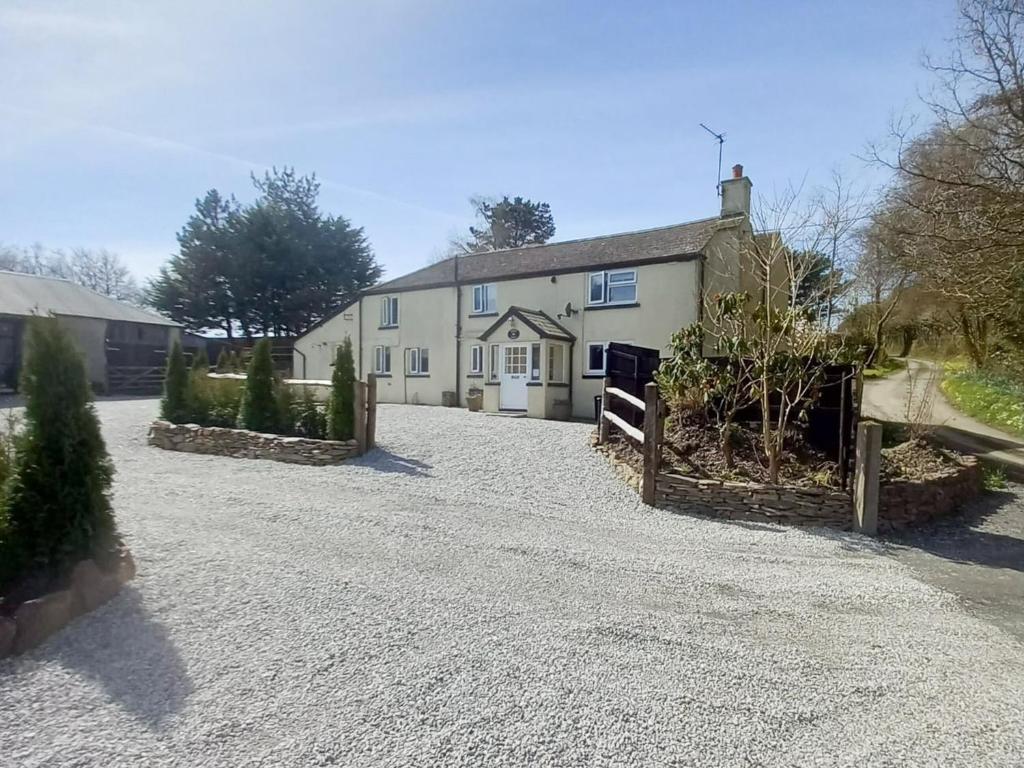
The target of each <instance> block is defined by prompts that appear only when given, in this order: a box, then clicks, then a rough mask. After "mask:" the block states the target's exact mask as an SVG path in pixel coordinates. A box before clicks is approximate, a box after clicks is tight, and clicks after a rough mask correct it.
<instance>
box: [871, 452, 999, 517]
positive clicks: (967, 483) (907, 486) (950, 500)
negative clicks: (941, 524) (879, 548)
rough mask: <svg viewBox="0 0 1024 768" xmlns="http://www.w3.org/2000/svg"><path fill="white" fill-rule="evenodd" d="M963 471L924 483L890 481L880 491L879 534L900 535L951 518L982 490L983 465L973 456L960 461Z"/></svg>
mask: <svg viewBox="0 0 1024 768" xmlns="http://www.w3.org/2000/svg"><path fill="white" fill-rule="evenodd" d="M960 462H961V466H960V467H950V468H949V470H948V471H945V472H942V473H937V474H933V475H930V476H928V477H927V478H924V479H922V480H890V481H888V482H884V483H882V484H881V486H880V487H879V489H878V530H879V531H880V532H882V533H885V532H887V531H900V530H903V529H904V528H909V527H912V526H915V525H921V524H922V523H927V522H929V521H931V520H936V519H939V518H942V517H948V516H949V515H951V514H953V513H954V512H956V510H957V508H959V507H960V505H961V504H963V503H964V502H965V501H968V500H969V499H972V498H974V497H975V496H977V495H978V494H979V493H981V492H982V489H983V479H982V473H981V465H980V464H979V463H978V460H977V459H976V458H975V457H973V456H962V457H960Z"/></svg>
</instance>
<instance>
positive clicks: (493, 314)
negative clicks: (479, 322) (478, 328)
mask: <svg viewBox="0 0 1024 768" xmlns="http://www.w3.org/2000/svg"><path fill="white" fill-rule="evenodd" d="M468 316H469V317H497V316H498V313H497V312H470V313H469V315H468Z"/></svg>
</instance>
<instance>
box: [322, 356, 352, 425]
mask: <svg viewBox="0 0 1024 768" xmlns="http://www.w3.org/2000/svg"><path fill="white" fill-rule="evenodd" d="M355 383H356V364H355V360H354V359H353V357H352V340H351V339H350V338H349V337H347V336H346V337H345V341H344V342H342V344H341V346H340V347H338V354H337V357H336V358H335V360H334V373H333V374H332V375H331V397H330V400H329V401H328V403H327V437H328V438H329V439H331V440H351V439H352V437H353V436H354V435H355Z"/></svg>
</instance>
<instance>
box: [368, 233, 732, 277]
mask: <svg viewBox="0 0 1024 768" xmlns="http://www.w3.org/2000/svg"><path fill="white" fill-rule="evenodd" d="M739 221H740V218H731V219H730V218H724V219H723V218H721V217H718V216H715V217H712V218H709V219H700V220H698V221H691V222H687V223H685V224H674V225H672V226H668V227H658V228H656V229H644V230H639V231H636V232H623V233H620V234H617V235H603V236H600V237H587V238H583V239H581V240H565V241H563V242H560V243H548V244H546V245H535V246H528V247H525V248H507V249H505V250H501V251H487V252H485V253H474V254H469V255H466V256H460V257H459V258H458V267H459V280H458V282H460V283H463V284H465V283H480V282H484V281H487V280H499V279H507V278H513V277H528V276H536V275H548V274H557V273H560V272H580V271H585V270H588V269H601V268H604V267H614V266H620V265H621V266H626V265H630V264H642V263H645V262H657V261H669V260H671V259H673V258H679V259H682V258H686V257H696V256H698V255H699V254H700V253H701V252H702V251H703V249H704V247H705V246H706V245H707V244H708V241H709V240H710V239H711V236H712V235H714V234H715V232H717V231H719V230H720V229H722V228H724V227H731V226H735V225H736V224H738V223H739ZM455 261H456V260H455V259H454V258H449V259H445V260H444V261H439V262H438V263H436V264H431V265H430V266H428V267H424V268H423V269H418V270H416V271H415V272H410V273H409V274H407V275H403V276H401V277H397V278H395V279H394V280H389V281H387V282H384V283H379V284H378V285H375V286H373V287H372V288H370V289H369V290H367V291H366V293H388V292H391V291H402V290H410V289H415V288H430V287H435V286H441V285H452V284H454V283H455Z"/></svg>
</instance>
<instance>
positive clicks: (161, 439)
mask: <svg viewBox="0 0 1024 768" xmlns="http://www.w3.org/2000/svg"><path fill="white" fill-rule="evenodd" d="M149 444H150V445H155V446H156V447H158V448H164V449H166V450H169V451H184V452H185V453H206V454H211V455H214V456H230V457H232V458H236V459H272V460H274V461H283V462H286V463H289V464H308V465H313V466H326V465H329V464H339V463H341V462H342V461H344V460H345V459H350V458H352V457H354V456H358V455H359V446H358V444H357V443H356V441H355V440H310V439H308V438H305V437H286V436H284V435H267V434H262V433H260V432H250V431H248V430H245V429H228V428H226V427H200V426H198V425H196V424H172V423H171V422H169V421H154V422H153V423H152V425H150V428H149Z"/></svg>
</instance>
